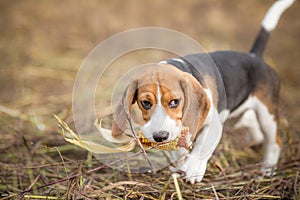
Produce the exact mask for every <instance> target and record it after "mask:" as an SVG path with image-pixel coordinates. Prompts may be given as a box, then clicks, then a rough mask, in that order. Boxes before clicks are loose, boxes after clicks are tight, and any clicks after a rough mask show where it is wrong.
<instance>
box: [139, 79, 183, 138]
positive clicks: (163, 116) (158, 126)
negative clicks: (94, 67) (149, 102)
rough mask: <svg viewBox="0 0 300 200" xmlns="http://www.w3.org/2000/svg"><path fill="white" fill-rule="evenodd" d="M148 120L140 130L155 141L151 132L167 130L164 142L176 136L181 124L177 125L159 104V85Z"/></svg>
mask: <svg viewBox="0 0 300 200" xmlns="http://www.w3.org/2000/svg"><path fill="white" fill-rule="evenodd" d="M155 106H156V107H155V110H154V112H153V114H152V116H151V118H150V120H149V121H148V122H147V123H146V124H145V125H144V126H143V127H142V132H143V133H144V135H145V137H146V138H148V140H150V141H152V142H155V141H154V139H153V133H154V132H158V131H167V132H169V138H168V139H167V140H165V142H169V141H172V140H174V139H175V138H177V137H178V135H179V134H180V132H181V128H182V126H181V125H177V123H176V121H175V120H174V119H172V118H171V117H170V116H169V115H168V114H167V112H166V111H165V109H164V107H163V106H162V104H161V91H160V87H159V85H158V86H157V104H156V105H155Z"/></svg>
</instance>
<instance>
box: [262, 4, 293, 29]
mask: <svg viewBox="0 0 300 200" xmlns="http://www.w3.org/2000/svg"><path fill="white" fill-rule="evenodd" d="M294 1H295V0H278V1H276V2H275V3H274V4H273V5H272V6H271V8H270V9H269V10H268V12H267V14H266V15H265V17H264V19H263V21H262V26H263V27H264V28H265V29H266V30H267V31H268V32H270V31H272V30H273V29H274V28H275V27H276V25H277V23H278V21H279V18H280V16H281V15H282V13H283V12H284V11H285V10H286V9H287V8H288V7H290V6H291V5H292V4H293V3H294Z"/></svg>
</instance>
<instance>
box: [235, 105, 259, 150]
mask: <svg viewBox="0 0 300 200" xmlns="http://www.w3.org/2000/svg"><path fill="white" fill-rule="evenodd" d="M234 128H235V129H239V128H246V129H247V130H248V132H249V134H250V137H251V140H252V141H251V143H250V144H251V145H257V144H261V143H262V142H263V140H264V136H263V133H262V131H261V129H260V124H259V122H258V120H257V117H256V113H255V111H254V110H253V109H248V110H246V111H245V113H244V114H243V115H242V117H241V118H240V119H239V121H238V122H237V123H236V124H235V125H234Z"/></svg>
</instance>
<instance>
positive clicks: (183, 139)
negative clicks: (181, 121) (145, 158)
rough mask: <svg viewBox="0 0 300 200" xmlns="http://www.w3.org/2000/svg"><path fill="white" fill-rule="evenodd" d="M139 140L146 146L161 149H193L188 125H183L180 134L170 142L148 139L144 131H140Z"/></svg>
mask: <svg viewBox="0 0 300 200" xmlns="http://www.w3.org/2000/svg"><path fill="white" fill-rule="evenodd" d="M139 140H140V142H141V144H142V145H143V147H144V148H150V147H157V148H159V149H161V150H168V151H172V150H178V149H179V148H185V149H191V147H192V142H191V141H190V138H189V129H188V127H183V129H182V130H181V133H180V135H179V136H178V137H177V138H176V139H175V140H172V141H170V142H159V143H158V142H151V141H150V140H148V139H147V138H146V137H145V136H144V134H143V133H142V131H140V132H139Z"/></svg>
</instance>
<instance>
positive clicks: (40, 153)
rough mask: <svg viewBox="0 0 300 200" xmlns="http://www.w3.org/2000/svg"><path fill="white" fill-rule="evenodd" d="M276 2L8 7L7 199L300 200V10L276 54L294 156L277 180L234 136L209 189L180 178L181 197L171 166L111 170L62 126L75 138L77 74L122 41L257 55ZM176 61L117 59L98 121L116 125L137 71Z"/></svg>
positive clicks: (1, 96)
mask: <svg viewBox="0 0 300 200" xmlns="http://www.w3.org/2000/svg"><path fill="white" fill-rule="evenodd" d="M272 3H273V1H271V0H264V1H259V0H256V1H239V0H232V1H225V0H210V1H205V0H187V1H180V0H174V1H159V0H154V1H150V0H146V1H138V0H129V1H120V0H112V1H104V0H90V1H72V0H66V1H58V0H52V1H50V0H48V1H34V0H28V1H9V0H2V1H0V27H1V31H0V199H1V200H2V199H180V195H181V196H182V198H183V199H299V196H300V177H299V172H300V170H299V169H300V124H299V119H300V106H299V105H300V88H299V85H300V79H299V77H300V70H299V63H300V55H299V52H300V46H299V42H300V20H299V17H300V13H299V9H300V5H299V2H296V3H295V5H293V6H292V7H291V8H290V9H289V10H287V12H286V13H285V14H284V15H283V16H282V19H281V20H280V22H279V24H278V27H277V28H276V29H275V30H274V32H272V34H271V37H270V41H269V43H268V46H267V50H266V52H265V54H264V58H265V60H266V62H267V63H269V64H270V65H271V66H272V67H273V68H274V69H275V70H276V71H277V73H278V75H279V77H280V78H281V93H280V96H281V99H280V113H281V116H280V136H281V138H282V141H283V147H282V154H281V158H280V161H279V165H278V169H277V173H276V175H274V176H272V177H262V176H261V174H260V170H259V168H260V165H261V163H260V162H261V159H262V148H261V147H257V146H255V147H250V146H249V145H248V143H247V141H246V140H245V139H244V138H246V132H245V131H243V130H240V131H233V130H232V129H230V127H227V126H226V127H225V133H224V135H223V137H222V140H221V143H220V145H219V146H218V148H217V150H216V151H215V153H214V155H213V157H212V158H211V160H210V161H209V166H208V170H207V173H206V175H205V177H204V179H203V181H202V182H201V183H198V184H195V185H191V184H189V183H187V182H185V180H184V179H182V178H178V180H177V181H178V184H179V189H180V190H178V188H177V189H176V187H175V184H174V183H175V182H176V181H175V182H174V179H173V178H172V176H171V172H169V170H168V168H167V167H166V168H163V169H161V170H159V171H158V172H157V173H155V174H153V173H133V172H127V173H125V172H120V171H118V170H116V169H111V168H109V167H108V166H107V165H105V164H103V163H101V162H99V160H97V159H96V158H95V157H93V155H92V154H91V153H89V152H87V151H85V150H84V149H81V148H80V147H77V146H75V145H72V144H70V143H67V142H66V141H65V140H64V139H63V137H62V135H61V134H59V133H60V129H59V128H58V126H57V121H56V120H55V118H54V117H53V114H56V115H58V116H59V117H60V118H61V119H63V120H64V121H65V122H67V123H68V124H69V125H70V127H71V128H73V129H74V119H73V113H72V92H73V86H74V80H75V78H76V74H77V72H78V70H79V68H80V65H81V64H82V62H83V61H84V59H85V58H86V57H87V56H88V54H89V53H90V52H91V51H92V49H93V48H94V47H96V46H97V45H98V44H99V43H100V42H102V41H104V40H106V39H107V38H109V37H110V36H112V35H114V34H117V33H120V32H122V31H126V30H129V29H133V28H140V27H164V28H169V29H174V30H176V31H179V32H181V33H184V34H186V35H188V36H189V37H191V38H193V39H194V40H196V41H197V42H198V43H200V44H201V45H202V46H203V47H204V48H205V49H206V50H207V51H215V50H238V51H244V52H247V51H249V49H250V48H251V45H252V42H253V40H254V38H255V36H256V34H257V33H258V31H259V28H260V23H261V20H262V18H263V16H264V13H265V12H266V10H267V9H268V8H269V6H270V5H271V4H272ZM166 56H170V55H168V54H167V53H166V52H161V51H155V50H149V49H147V50H141V51H136V52H131V53H129V54H126V55H123V56H122V57H120V58H119V59H117V60H115V61H114V62H113V63H112V65H111V67H110V68H109V70H108V71H107V72H106V73H108V74H107V75H106V74H104V77H103V80H102V82H99V84H102V85H101V87H100V86H99V87H98V88H97V91H96V92H95V93H96V94H95V99H96V100H97V101H96V108H97V114H99V116H105V117H106V118H107V119H108V120H107V121H106V122H107V123H108V124H109V118H110V117H111V115H110V112H111V111H110V110H111V109H110V107H109V105H110V97H111V94H110V93H111V89H112V88H109V87H111V85H114V84H115V83H116V82H117V81H118V80H119V78H120V77H121V76H122V75H123V73H125V72H126V70H127V68H126V67H130V66H136V65H137V64H142V63H149V62H157V61H159V60H162V59H165V58H166ZM121 64H122V65H124V67H123V68H121V67H119V66H120V65H121ZM74 130H75V129H74ZM179 191H180V192H179Z"/></svg>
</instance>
